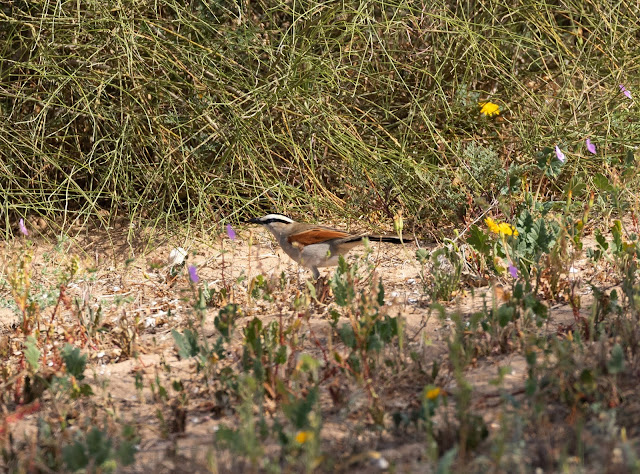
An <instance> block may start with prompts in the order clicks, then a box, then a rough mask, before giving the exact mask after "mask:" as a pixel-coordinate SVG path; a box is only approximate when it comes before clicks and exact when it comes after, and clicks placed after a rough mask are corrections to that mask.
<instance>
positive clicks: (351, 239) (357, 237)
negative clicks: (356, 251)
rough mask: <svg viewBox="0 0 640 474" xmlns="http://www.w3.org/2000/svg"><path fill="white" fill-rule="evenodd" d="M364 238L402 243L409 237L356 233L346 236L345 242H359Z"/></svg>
mask: <svg viewBox="0 0 640 474" xmlns="http://www.w3.org/2000/svg"><path fill="white" fill-rule="evenodd" d="M364 238H367V239H369V242H384V243H387V244H402V243H406V242H407V239H401V238H400V237H394V236H391V235H354V236H353V237H348V238H346V239H345V240H344V242H345V243H346V242H358V241H360V240H362V239H364Z"/></svg>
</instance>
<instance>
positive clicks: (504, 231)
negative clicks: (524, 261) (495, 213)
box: [498, 222, 518, 236]
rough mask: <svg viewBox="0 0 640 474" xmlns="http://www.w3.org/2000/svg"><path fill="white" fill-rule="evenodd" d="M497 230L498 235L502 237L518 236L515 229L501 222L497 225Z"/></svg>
mask: <svg viewBox="0 0 640 474" xmlns="http://www.w3.org/2000/svg"><path fill="white" fill-rule="evenodd" d="M498 228H499V229H500V233H501V234H504V235H514V236H515V235H518V231H517V230H516V228H515V227H513V226H512V225H511V224H507V223H506V222H501V223H500V224H499V225H498Z"/></svg>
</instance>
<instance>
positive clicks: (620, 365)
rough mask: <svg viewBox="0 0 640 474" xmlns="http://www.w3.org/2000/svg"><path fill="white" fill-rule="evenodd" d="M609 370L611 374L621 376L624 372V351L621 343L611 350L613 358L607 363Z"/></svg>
mask: <svg viewBox="0 0 640 474" xmlns="http://www.w3.org/2000/svg"><path fill="white" fill-rule="evenodd" d="M607 369H608V371H609V373H610V374H614V375H615V374H619V373H620V372H622V371H623V370H624V350H623V349H622V346H621V345H620V343H617V344H616V345H615V346H613V349H611V358H610V359H609V361H608V362H607Z"/></svg>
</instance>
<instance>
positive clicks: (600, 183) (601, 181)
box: [593, 173, 613, 191]
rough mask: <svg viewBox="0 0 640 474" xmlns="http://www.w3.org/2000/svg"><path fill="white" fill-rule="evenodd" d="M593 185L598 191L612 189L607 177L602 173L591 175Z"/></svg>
mask: <svg viewBox="0 0 640 474" xmlns="http://www.w3.org/2000/svg"><path fill="white" fill-rule="evenodd" d="M593 185H594V186H595V187H596V188H598V189H599V190H600V191H612V190H613V186H612V184H611V183H610V182H609V179H608V178H607V177H606V176H605V175H603V174H602V173H596V175H595V176H594V177H593Z"/></svg>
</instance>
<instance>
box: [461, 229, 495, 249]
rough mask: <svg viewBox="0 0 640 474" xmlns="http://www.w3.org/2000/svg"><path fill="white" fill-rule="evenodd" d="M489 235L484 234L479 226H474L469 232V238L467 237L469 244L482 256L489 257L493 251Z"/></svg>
mask: <svg viewBox="0 0 640 474" xmlns="http://www.w3.org/2000/svg"><path fill="white" fill-rule="evenodd" d="M489 242H490V237H489V234H487V233H486V232H484V231H483V230H482V229H480V227H478V226H477V225H475V224H474V225H472V226H471V229H470V230H469V237H467V243H468V244H469V245H471V246H472V247H473V248H474V249H475V250H476V251H477V252H479V253H481V254H482V255H489V252H490V251H491V245H490V243H489Z"/></svg>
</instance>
